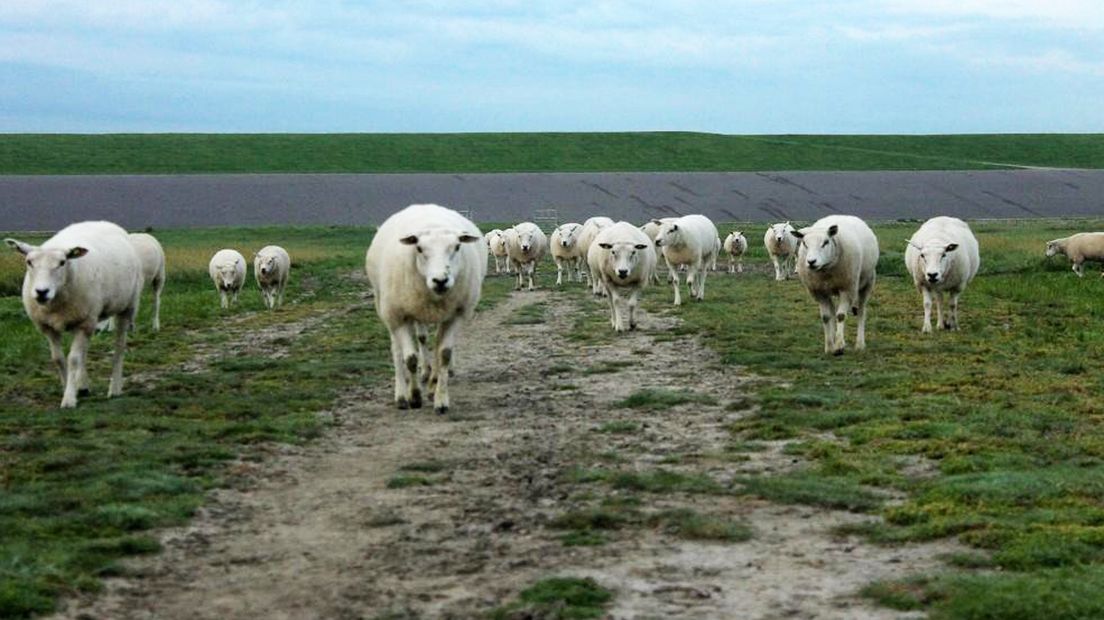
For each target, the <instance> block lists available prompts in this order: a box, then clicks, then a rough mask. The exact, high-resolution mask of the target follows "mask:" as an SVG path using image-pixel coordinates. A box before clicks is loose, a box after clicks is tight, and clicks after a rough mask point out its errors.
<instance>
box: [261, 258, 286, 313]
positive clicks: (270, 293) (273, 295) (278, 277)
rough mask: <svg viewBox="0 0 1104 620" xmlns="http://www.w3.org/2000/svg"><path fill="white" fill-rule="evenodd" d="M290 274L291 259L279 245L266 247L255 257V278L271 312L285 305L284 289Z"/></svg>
mask: <svg viewBox="0 0 1104 620" xmlns="http://www.w3.org/2000/svg"><path fill="white" fill-rule="evenodd" d="M290 274H291V257H290V256H288V253H287V250H285V249H284V248H282V247H280V246H278V245H266V246H265V247H263V248H261V251H260V252H257V254H256V255H255V256H254V257H253V277H254V278H256V279H257V287H258V288H260V289H261V296H262V297H264V302H265V307H266V308H268V309H269V310H272V309H273V308H275V307H276V306H282V305H284V289H286V288H287V282H288V276H289V275H290Z"/></svg>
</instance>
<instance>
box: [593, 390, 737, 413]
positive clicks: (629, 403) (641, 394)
mask: <svg viewBox="0 0 1104 620" xmlns="http://www.w3.org/2000/svg"><path fill="white" fill-rule="evenodd" d="M716 402H717V401H716V399H714V398H713V397H712V396H710V395H708V394H699V393H697V392H693V391H690V390H667V389H661V388H645V389H642V390H637V391H635V392H633V393H632V394H630V395H629V396H628V397H627V398H625V399H624V400H621V401H618V402H617V403H616V404H615V405H614V406H616V407H624V408H631V409H645V410H662V409H670V408H672V407H677V406H679V405H685V404H687V403H692V404H703V405H713V404H716Z"/></svg>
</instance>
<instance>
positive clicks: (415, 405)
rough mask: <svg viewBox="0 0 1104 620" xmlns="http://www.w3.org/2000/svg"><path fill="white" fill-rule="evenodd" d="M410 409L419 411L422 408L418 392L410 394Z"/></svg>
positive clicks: (420, 394) (419, 392)
mask: <svg viewBox="0 0 1104 620" xmlns="http://www.w3.org/2000/svg"><path fill="white" fill-rule="evenodd" d="M410 408H411V409H421V408H422V393H421V391H419V390H414V391H413V392H411V394H410Z"/></svg>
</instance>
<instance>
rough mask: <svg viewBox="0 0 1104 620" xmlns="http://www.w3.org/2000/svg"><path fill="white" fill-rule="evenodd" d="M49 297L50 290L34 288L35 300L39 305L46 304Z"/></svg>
mask: <svg viewBox="0 0 1104 620" xmlns="http://www.w3.org/2000/svg"><path fill="white" fill-rule="evenodd" d="M49 296H50V289H48V288H36V289H35V299H37V300H38V303H40V304H44V303H46V301H47V300H48V298H49Z"/></svg>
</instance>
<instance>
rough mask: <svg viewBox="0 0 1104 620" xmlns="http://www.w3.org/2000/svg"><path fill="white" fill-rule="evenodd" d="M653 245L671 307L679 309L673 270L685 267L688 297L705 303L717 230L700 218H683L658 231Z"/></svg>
mask: <svg viewBox="0 0 1104 620" xmlns="http://www.w3.org/2000/svg"><path fill="white" fill-rule="evenodd" d="M655 245H656V247H657V248H660V250H661V251H662V252H663V259H664V261H665V262H666V263H667V270H668V271H669V272H670V274H671V281H672V283H673V284H674V289H675V305H676V306H680V305H682V296H681V295H680V293H679V275H678V271H677V268H678V266H680V265H686V266H687V269H688V271H687V274H686V283H687V284H688V285H690V296H691V297H693V298H694V299H698V300H702V299H705V274H706V273H707V271H708V266H709V264H710V262H712V260H713V257H714V255H715V254H716V252H717V227H716V226H714V225H713V222H712V221H710V220H709V218H707V217H705V216H704V215H685V216H683V217H680V218H676V219H673V220H670V221H666V222H664V223H663V224H662V225H661V226H660V227H659V234H658V235H656V239H655Z"/></svg>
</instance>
